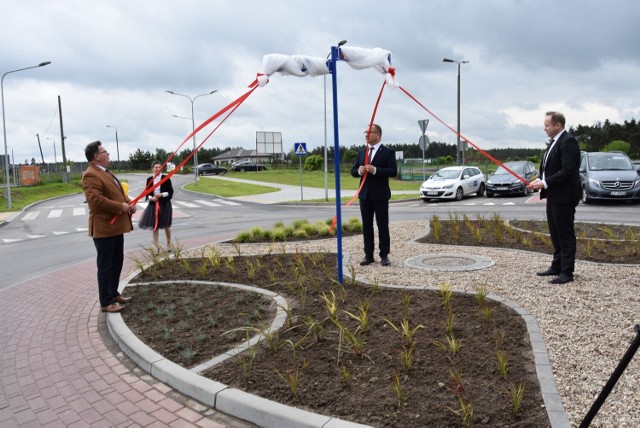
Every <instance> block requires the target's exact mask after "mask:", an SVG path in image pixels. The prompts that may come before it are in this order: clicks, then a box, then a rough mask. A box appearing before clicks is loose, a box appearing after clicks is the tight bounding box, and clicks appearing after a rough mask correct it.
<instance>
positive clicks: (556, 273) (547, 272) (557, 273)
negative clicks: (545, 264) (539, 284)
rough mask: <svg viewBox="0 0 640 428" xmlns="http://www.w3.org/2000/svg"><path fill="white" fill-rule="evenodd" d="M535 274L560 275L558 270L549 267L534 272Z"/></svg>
mask: <svg viewBox="0 0 640 428" xmlns="http://www.w3.org/2000/svg"><path fill="white" fill-rule="evenodd" d="M536 275H538V276H552V275H560V272H558V271H557V270H553V269H551V268H549V269H547V270H545V271H542V272H536Z"/></svg>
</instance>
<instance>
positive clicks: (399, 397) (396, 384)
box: [391, 371, 405, 406]
mask: <svg viewBox="0 0 640 428" xmlns="http://www.w3.org/2000/svg"><path fill="white" fill-rule="evenodd" d="M391 389H393V392H395V393H396V403H397V404H398V406H402V405H403V404H404V401H405V397H404V390H403V389H402V383H401V382H400V373H398V371H396V372H395V374H394V376H393V382H392V383H391Z"/></svg>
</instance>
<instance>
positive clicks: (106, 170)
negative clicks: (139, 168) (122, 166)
mask: <svg viewBox="0 0 640 428" xmlns="http://www.w3.org/2000/svg"><path fill="white" fill-rule="evenodd" d="M105 172H106V173H107V174H109V175H110V176H111V178H113V180H114V181H115V182H116V184H117V185H118V187H119V188H120V191H122V193H124V189H123V188H122V185H121V184H120V181H119V180H118V178H117V177H116V176H115V175H113V173H112V172H111V171H109V170H108V169H106V168H105Z"/></svg>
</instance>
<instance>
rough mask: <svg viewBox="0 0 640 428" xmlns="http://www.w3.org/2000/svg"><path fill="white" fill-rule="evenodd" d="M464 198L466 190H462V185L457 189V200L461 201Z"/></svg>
mask: <svg viewBox="0 0 640 428" xmlns="http://www.w3.org/2000/svg"><path fill="white" fill-rule="evenodd" d="M462 198H464V191H463V190H462V187H458V189H457V190H456V201H461V200H462Z"/></svg>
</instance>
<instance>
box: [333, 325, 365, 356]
mask: <svg viewBox="0 0 640 428" xmlns="http://www.w3.org/2000/svg"><path fill="white" fill-rule="evenodd" d="M331 321H332V322H333V323H334V324H335V325H336V327H338V329H339V330H340V339H339V340H340V345H339V347H338V348H339V349H338V353H339V354H340V353H342V342H343V341H346V342H347V345H348V349H347V351H349V352H353V353H354V354H356V355H360V356H362V355H363V353H364V345H365V340H364V335H363V334H358V332H357V330H356V331H351V330H349V328H348V327H347V326H345V325H344V324H342V323H341V322H340V321H338V319H337V318H336V319H331Z"/></svg>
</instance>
